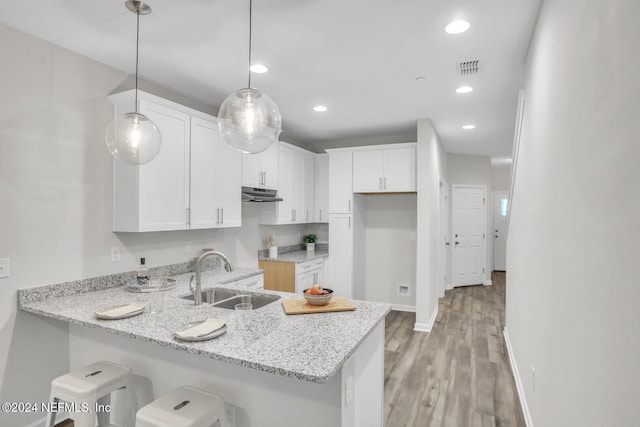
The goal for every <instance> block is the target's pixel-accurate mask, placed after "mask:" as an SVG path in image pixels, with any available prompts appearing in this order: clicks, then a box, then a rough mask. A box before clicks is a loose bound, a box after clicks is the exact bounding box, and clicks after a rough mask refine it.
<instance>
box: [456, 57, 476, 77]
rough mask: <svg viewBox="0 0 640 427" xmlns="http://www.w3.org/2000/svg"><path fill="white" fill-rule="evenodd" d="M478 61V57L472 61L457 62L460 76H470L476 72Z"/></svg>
mask: <svg viewBox="0 0 640 427" xmlns="http://www.w3.org/2000/svg"><path fill="white" fill-rule="evenodd" d="M479 66H480V61H479V60H478V59H476V60H473V61H463V62H460V63H458V73H459V74H460V75H461V76H472V75H474V74H478V69H479Z"/></svg>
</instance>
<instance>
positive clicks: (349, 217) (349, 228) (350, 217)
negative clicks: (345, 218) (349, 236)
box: [349, 217, 351, 230]
mask: <svg viewBox="0 0 640 427" xmlns="http://www.w3.org/2000/svg"><path fill="white" fill-rule="evenodd" d="M349 230H351V217H349Z"/></svg>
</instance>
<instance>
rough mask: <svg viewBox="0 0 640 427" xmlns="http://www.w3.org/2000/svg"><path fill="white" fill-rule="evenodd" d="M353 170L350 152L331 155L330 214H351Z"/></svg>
mask: <svg viewBox="0 0 640 427" xmlns="http://www.w3.org/2000/svg"><path fill="white" fill-rule="evenodd" d="M352 170H353V165H352V153H351V152H350V151H347V152H335V153H330V154H329V213H351V209H352V206H351V204H352V203H353V186H352V179H353V177H352Z"/></svg>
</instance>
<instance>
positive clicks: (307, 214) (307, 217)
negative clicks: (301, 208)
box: [305, 209, 309, 222]
mask: <svg viewBox="0 0 640 427" xmlns="http://www.w3.org/2000/svg"><path fill="white" fill-rule="evenodd" d="M305 221H307V222H308V221H309V209H307V211H306V213H305Z"/></svg>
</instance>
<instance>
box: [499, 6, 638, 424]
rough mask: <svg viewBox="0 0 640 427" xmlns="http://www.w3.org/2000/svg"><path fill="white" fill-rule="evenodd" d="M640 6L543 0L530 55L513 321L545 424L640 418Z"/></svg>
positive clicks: (512, 231)
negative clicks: (639, 404)
mask: <svg viewBox="0 0 640 427" xmlns="http://www.w3.org/2000/svg"><path fill="white" fill-rule="evenodd" d="M638 16H640V2H638V1H637V0H612V1H607V2H603V1H601V0H584V1H582V2H581V3H580V6H579V7H577V6H576V4H575V3H574V2H566V1H544V2H543V5H542V9H541V12H540V16H539V20H538V23H537V27H536V31H535V33H534V37H533V40H532V44H531V47H530V51H529V54H528V58H527V72H526V80H525V88H524V90H525V97H526V105H525V111H524V123H523V131H522V140H521V143H520V154H519V158H518V166H517V171H516V177H515V194H514V197H513V199H512V205H511V218H510V225H509V233H508V247H507V255H508V256H507V306H506V322H507V329H508V332H509V336H510V337H511V343H512V348H513V354H514V355H515V359H516V361H517V366H518V373H519V375H520V378H521V379H522V384H523V387H524V392H525V394H526V400H527V402H528V406H529V409H530V412H531V416H532V418H533V422H534V423H535V425H536V426H544V427H556V426H557V427H560V426H582V427H591V426H593V427H596V426H598V427H599V426H638V425H640V410H639V409H638V397H639V396H640V381H639V379H640V364H639V363H638V360H640V332H639V326H640V309H639V307H640V268H638V255H639V254H640V238H639V237H640V235H639V233H638V229H639V225H640V220H639V218H640V186H639V185H638V184H639V183H640V169H639V168H638V160H639V159H640V143H639V142H638V135H639V134H640V121H639V120H638V118H639V117H640V82H639V81H638V76H640V55H638V46H637V44H638V43H637V41H638V40H640V26H638V25H637V18H638ZM532 366H535V370H536V383H535V389H534V387H533V383H532V378H531V374H530V372H531V367H532Z"/></svg>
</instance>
